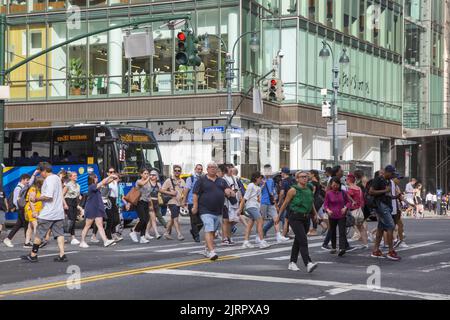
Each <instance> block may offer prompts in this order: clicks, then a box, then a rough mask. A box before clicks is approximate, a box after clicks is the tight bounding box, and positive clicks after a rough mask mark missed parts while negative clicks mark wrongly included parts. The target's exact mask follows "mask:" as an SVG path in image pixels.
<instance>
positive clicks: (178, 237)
mask: <svg viewBox="0 0 450 320" xmlns="http://www.w3.org/2000/svg"><path fill="white" fill-rule="evenodd" d="M177 239H178V241H183V240H184V237H183V235H182V234H181V233H180V234H179V235H178V236H177Z"/></svg>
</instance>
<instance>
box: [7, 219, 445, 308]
mask: <svg viewBox="0 0 450 320" xmlns="http://www.w3.org/2000/svg"><path fill="white" fill-rule="evenodd" d="M405 225H406V237H407V238H406V242H407V243H408V245H409V247H408V248H405V249H400V250H398V253H399V255H400V256H401V257H402V260H401V261H400V262H392V261H388V260H377V259H373V258H370V257H369V254H370V250H364V251H362V250H359V251H354V252H351V253H347V254H346V255H345V256H344V257H337V256H336V255H332V254H330V253H329V252H326V251H324V250H322V249H321V248H320V245H321V241H322V237H320V236H318V237H312V238H310V242H309V244H310V253H311V257H312V259H313V260H314V261H316V262H318V263H319V267H318V268H317V269H316V270H315V271H314V273H312V274H308V273H306V272H305V270H304V267H303V266H300V268H301V270H300V271H298V272H293V271H289V270H287V265H288V262H289V255H290V248H291V242H289V243H285V244H276V243H275V241H274V235H273V232H272V234H270V236H271V237H270V238H269V242H270V243H271V244H272V246H271V247H270V248H268V249H242V248H241V246H240V245H241V244H242V229H241V228H240V229H239V231H238V233H237V234H236V236H235V240H237V241H238V242H239V244H238V245H236V246H230V247H224V246H220V245H219V246H218V250H217V252H218V254H219V257H220V258H219V260H217V261H216V262H211V261H209V260H208V259H205V258H204V257H203V256H202V255H201V254H200V253H201V252H202V248H203V245H202V244H198V243H195V242H193V240H192V238H191V237H190V235H189V227H188V225H187V224H184V225H183V233H184V235H185V237H186V240H185V241H182V242H180V241H178V240H163V239H160V240H156V239H155V240H151V242H150V243H149V244H134V243H132V241H131V240H130V238H129V237H128V230H127V231H126V235H125V240H124V241H122V242H120V243H119V244H117V245H116V246H113V247H109V248H103V247H102V246H100V244H92V245H91V247H90V248H88V249H81V248H79V247H78V246H72V245H67V247H66V250H67V256H68V258H69V262H67V263H56V262H53V258H54V256H56V254H57V250H56V243H55V241H53V242H52V243H51V244H50V245H48V246H47V247H45V248H44V249H42V250H41V251H40V261H39V262H38V263H34V264H31V263H28V262H25V261H21V260H20V259H19V257H20V255H22V254H24V253H26V252H27V251H28V250H26V249H22V247H21V245H20V241H22V238H21V237H22V233H21V234H20V237H18V238H17V239H14V241H13V242H14V243H15V244H16V246H15V247H14V248H7V247H5V246H4V245H3V244H1V245H0V270H1V272H0V298H1V299H20V300H23V299H108V300H111V299H133V300H136V299H138V300H139V299H152V300H154V299H162V300H166V299H189V300H197V299H199V300H239V299H252V300H253V299H256V300H260V299H264V300H266V299H268V300H271V299H280V300H286V299H288V300H295V299H311V300H321V299H331V300H333V299H351V300H355V299H377V300H379V299H387V300H393V299H447V300H449V299H450V277H449V275H450V246H449V244H450V232H449V230H450V220H449V219H424V220H405ZM374 226H375V223H371V224H370V227H374ZM77 231H78V232H80V230H77ZM4 236H5V235H4V233H2V238H3V237H4Z"/></svg>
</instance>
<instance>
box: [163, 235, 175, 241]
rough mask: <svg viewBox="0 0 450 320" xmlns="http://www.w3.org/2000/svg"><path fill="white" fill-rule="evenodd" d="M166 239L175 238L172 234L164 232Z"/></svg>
mask: <svg viewBox="0 0 450 320" xmlns="http://www.w3.org/2000/svg"><path fill="white" fill-rule="evenodd" d="M164 239H166V240H173V238H172V236H171V235H170V234H168V233H164Z"/></svg>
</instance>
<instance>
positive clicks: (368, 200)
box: [364, 179, 377, 209]
mask: <svg viewBox="0 0 450 320" xmlns="http://www.w3.org/2000/svg"><path fill="white" fill-rule="evenodd" d="M372 182H373V179H372V180H370V181H369V182H367V185H366V189H365V191H364V202H365V204H366V205H367V207H368V208H370V209H375V208H376V207H377V204H376V201H375V197H374V196H371V195H370V194H369V190H370V187H371V185H372Z"/></svg>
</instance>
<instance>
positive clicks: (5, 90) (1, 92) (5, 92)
mask: <svg viewBox="0 0 450 320" xmlns="http://www.w3.org/2000/svg"><path fill="white" fill-rule="evenodd" d="M9 98H10V90H9V86H0V99H2V100H8V99H9Z"/></svg>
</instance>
